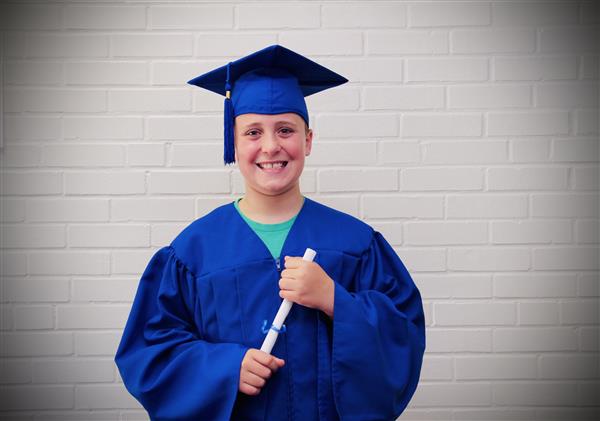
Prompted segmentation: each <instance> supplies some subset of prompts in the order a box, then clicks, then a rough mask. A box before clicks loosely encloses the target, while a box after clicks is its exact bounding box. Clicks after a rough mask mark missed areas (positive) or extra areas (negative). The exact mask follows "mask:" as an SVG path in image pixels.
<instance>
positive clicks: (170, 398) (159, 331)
mask: <svg viewBox="0 0 600 421" xmlns="http://www.w3.org/2000/svg"><path fill="white" fill-rule="evenodd" d="M193 278H194V275H193V273H191V272H190V271H189V270H188V269H187V267H186V266H185V265H184V264H183V263H182V262H181V261H180V260H179V259H178V258H177V256H176V255H175V252H174V250H173V248H172V247H171V246H168V247H163V248H162V249H160V250H158V251H157V252H156V253H155V254H154V256H153V257H152V259H151V260H150V262H149V264H148V266H147V268H146V270H145V271H144V273H143V275H142V277H141V280H140V283H139V286H138V289H137V292H136V296H135V299H134V302H133V306H132V309H131V313H130V314H129V318H128V320H127V324H126V326H125V330H124V332H123V336H122V338H121V342H120V344H119V348H118V350H117V353H116V355H115V362H116V364H117V366H118V368H119V372H120V374H121V377H122V378H123V382H124V384H125V386H126V388H127V390H128V391H129V392H130V393H131V394H132V395H133V396H134V397H135V398H136V399H137V400H138V401H139V402H140V403H141V404H142V406H143V407H144V408H145V409H146V411H148V414H149V416H150V418H151V419H152V420H184V419H185V420H192V419H193V420H201V419H203V420H204V419H205V420H209V419H210V420H229V418H230V415H231V412H232V410H233V406H234V402H235V399H236V396H237V392H238V383H239V372H240V364H241V361H242V359H243V357H244V354H245V352H246V350H247V348H245V347H244V346H242V345H240V344H234V343H210V342H207V341H204V340H203V339H202V337H201V332H199V331H198V329H197V327H196V323H194V316H193V313H192V309H194V308H195V304H194V302H195V301H194V294H193V291H192V289H193V288H194V287H193V285H194V283H193Z"/></svg>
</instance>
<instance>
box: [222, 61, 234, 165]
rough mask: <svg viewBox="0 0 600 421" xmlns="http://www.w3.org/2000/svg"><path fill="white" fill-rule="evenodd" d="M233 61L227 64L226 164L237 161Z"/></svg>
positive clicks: (224, 130) (224, 133)
mask: <svg viewBox="0 0 600 421" xmlns="http://www.w3.org/2000/svg"><path fill="white" fill-rule="evenodd" d="M230 66H231V63H228V64H227V79H226V80H225V91H226V92H225V104H224V106H225V110H224V111H223V119H224V122H223V137H224V140H225V145H224V146H225V149H224V152H223V159H224V160H225V164H233V163H234V162H235V148H234V145H233V126H234V120H233V119H234V115H233V104H232V103H231V84H230V83H229V68H230Z"/></svg>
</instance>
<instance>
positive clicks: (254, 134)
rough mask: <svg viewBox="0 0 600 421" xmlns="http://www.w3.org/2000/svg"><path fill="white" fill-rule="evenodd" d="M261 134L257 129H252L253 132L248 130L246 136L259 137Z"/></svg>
mask: <svg viewBox="0 0 600 421" xmlns="http://www.w3.org/2000/svg"><path fill="white" fill-rule="evenodd" d="M259 133H260V132H259V131H258V130H256V129H251V130H248V131H247V132H246V136H258V135H259Z"/></svg>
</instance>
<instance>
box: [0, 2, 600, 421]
mask: <svg viewBox="0 0 600 421" xmlns="http://www.w3.org/2000/svg"><path fill="white" fill-rule="evenodd" d="M599 27H600V9H599V8H598V4H597V3H596V2H593V1H579V0H576V1H566V0H562V1H504V0H489V1H483V0H481V1H441V0H440V1H408V0H406V1H402V0H398V1H393V0H392V1H366V0H363V1H354V0H347V1H346V0H344V1H338V0H310V1H309V0H304V1H296V2H285V1H283V0H274V1H262V2H258V1H256V2H252V1H237V0H232V1H229V2H209V1H201V0H186V1H181V2H169V1H162V2H161V1H145V0H139V1H133V2H132V1H125V0H115V1H110V2H104V1H96V0H89V1H84V2H82V1H71V0H64V1H58V0H48V1H42V0H32V1H28V2H19V1H16V0H13V1H6V2H3V3H2V5H0V28H1V30H2V31H1V33H0V42H1V50H2V58H3V63H2V65H3V67H2V72H3V73H2V79H3V86H2V96H3V98H2V100H3V127H2V130H3V139H2V140H3V144H2V148H1V149H0V165H1V181H0V188H1V192H0V193H1V214H0V216H1V220H0V237H1V244H0V246H1V250H0V251H1V263H0V268H1V269H0V270H1V286H0V288H1V289H0V291H1V292H0V306H1V319H0V320H1V324H0V387H1V388H2V399H0V419H2V420H4V419H6V420H29V421H39V420H144V419H148V418H147V415H146V413H145V411H143V409H142V408H141V406H140V405H139V404H138V403H137V402H136V401H135V399H133V398H132V397H131V396H130V395H129V394H128V392H127V391H126V390H125V388H124V386H123V383H122V380H121V379H120V377H119V373H118V371H117V369H116V367H115V365H114V363H113V356H114V353H115V350H116V347H117V345H118V341H119V339H120V335H121V332H122V329H123V327H124V323H125V320H126V317H127V315H128V312H129V308H130V306H131V302H132V300H133V296H134V294H135V291H136V287H137V282H138V280H139V277H140V275H141V273H142V271H143V269H144V268H145V266H146V264H147V263H148V260H149V258H150V257H151V256H152V254H153V253H154V251H156V250H157V249H158V248H160V247H162V246H163V245H166V244H168V243H169V242H170V241H171V239H172V238H173V237H174V236H175V235H177V233H179V232H180V231H181V229H183V228H184V227H185V226H186V225H187V224H189V223H190V222H192V221H193V220H194V219H196V218H198V217H200V216H202V215H204V214H205V213H207V212H209V211H210V210H211V209H213V208H214V207H216V206H219V205H221V204H224V203H226V202H229V201H231V200H233V199H234V198H236V197H239V196H240V195H242V194H243V192H244V183H243V179H242V177H241V176H240V174H239V171H238V170H237V168H236V167H224V166H223V164H222V143H221V136H222V117H221V113H222V100H221V99H220V98H219V97H217V96H216V95H211V94H209V93H206V92H201V91H200V90H199V89H196V88H193V87H191V86H188V85H186V81H187V80H189V79H191V78H192V77H194V76H196V75H198V74H200V73H203V72H205V71H207V70H209V69H211V68H214V67H217V66H220V65H222V64H224V63H225V62H226V61H228V60H231V59H235V58H237V57H239V56H241V55H245V54H247V53H250V52H252V51H255V50H257V49H260V48H263V47H265V46H267V45H269V44H272V43H281V44H282V45H284V46H286V47H289V48H291V49H294V50H297V51H298V52H300V53H302V54H305V55H309V56H310V57H311V58H313V59H314V60H316V61H318V62H320V63H322V64H323V65H325V66H328V67H330V68H332V69H333V70H335V71H338V72H340V73H341V74H343V75H344V76H346V77H347V78H348V79H350V83H349V84H347V85H344V86H342V87H340V88H338V89H335V90H331V91H326V92H324V93H322V94H320V95H316V96H314V97H309V98H307V104H308V108H309V111H310V113H311V116H310V117H311V125H312V127H313V129H314V131H315V141H314V147H313V151H312V154H311V156H310V157H309V158H308V159H307V163H306V168H305V170H304V173H303V175H302V178H301V188H302V190H303V192H304V193H305V194H306V195H307V196H309V197H311V198H314V199H316V200H318V201H321V202H323V203H325V204H327V205H329V206H333V207H335V208H338V209H340V210H342V211H344V212H348V213H350V214H353V215H355V216H356V217H358V218H360V219H363V220H365V221H366V222H368V223H369V224H371V225H372V226H374V227H375V228H376V229H378V230H380V231H381V232H382V233H383V234H384V235H385V237H386V238H387V239H388V240H389V241H390V243H392V245H393V246H394V247H395V249H396V251H397V252H398V254H399V256H400V257H401V258H402V260H403V261H404V263H405V265H406V266H407V268H408V269H409V271H410V272H411V274H412V276H413V278H414V280H415V282H416V284H417V286H418V287H419V289H420V291H421V293H422V296H423V304H424V308H425V313H426V322H427V349H426V355H425V359H424V365H423V369H422V373H421V380H420V384H419V387H418V389H417V391H416V393H415V396H414V397H413V400H412V401H411V403H410V404H409V406H408V408H407V409H406V411H405V412H404V414H402V416H401V417H400V419H402V420H499V419H502V420H548V419H554V420H559V419H560V420H578V419H581V420H583V419H590V420H591V419H598V418H599V417H600V406H599V405H600V404H599V401H598V395H599V393H600V381H599V377H600V372H599V355H600V354H599V353H600V346H599V344H600V335H599V330H600V320H599V319H600V308H599V296H600V287H599V284H600V281H599V273H600V267H599V263H598V262H599V260H600V256H599V254H600V249H599V243H600V241H599V240H600V219H599V206H600V201H599V194H598V190H599V187H600V181H599V180H600V172H599V169H598V164H599V162H600V147H599V144H600V142H599V135H598V128H599V124H598V118H599V111H598V107H599V98H600V96H599V84H598V78H599V73H600V65H599V62H600V60H599V51H598V39H600V29H599Z"/></svg>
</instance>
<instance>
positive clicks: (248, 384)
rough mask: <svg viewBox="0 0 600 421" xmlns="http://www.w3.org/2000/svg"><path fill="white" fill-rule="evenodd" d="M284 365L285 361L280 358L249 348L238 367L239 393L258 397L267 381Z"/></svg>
mask: <svg viewBox="0 0 600 421" xmlns="http://www.w3.org/2000/svg"><path fill="white" fill-rule="evenodd" d="M284 364H285V361H284V360H282V359H281V358H277V357H275V356H273V355H271V354H267V353H266V352H263V351H261V350H260V349H256V348H250V349H249V350H248V351H246V355H244V359H243V360H242V364H241V367H240V385H239V389H240V392H242V393H245V394H246V395H250V396H255V395H258V394H259V393H260V390H261V389H262V387H263V386H264V385H265V383H266V382H267V379H268V378H269V377H271V375H272V374H273V373H274V372H276V371H277V370H279V368H280V367H283V365H284Z"/></svg>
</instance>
